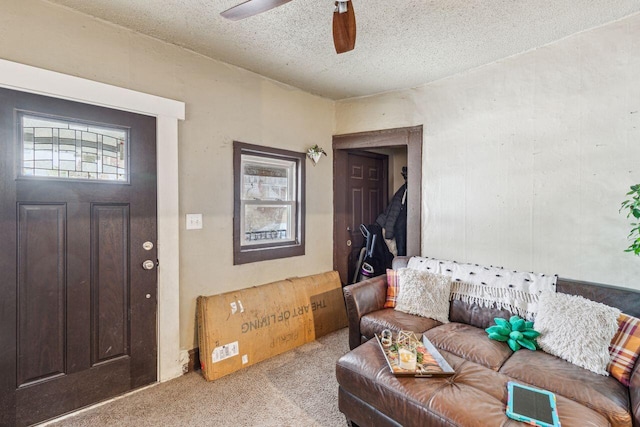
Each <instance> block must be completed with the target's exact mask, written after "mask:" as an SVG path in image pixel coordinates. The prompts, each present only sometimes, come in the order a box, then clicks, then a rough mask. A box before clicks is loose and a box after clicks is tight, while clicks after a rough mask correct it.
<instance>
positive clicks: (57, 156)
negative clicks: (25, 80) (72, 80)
mask: <svg viewBox="0 0 640 427" xmlns="http://www.w3.org/2000/svg"><path fill="white" fill-rule="evenodd" d="M25 117H28V118H29V119H25ZM33 117H35V118H36V119H37V120H40V121H37V123H41V121H45V122H46V120H47V119H51V120H52V121H54V122H56V123H59V122H63V123H65V122H68V123H80V124H81V126H77V125H73V124H70V125H69V126H68V127H67V128H65V129H64V130H62V131H61V130H60V129H57V130H55V131H52V132H53V133H51V132H50V131H49V130H46V129H45V130H42V129H44V128H42V127H37V126H36V125H33V128H31V127H29V126H31V125H28V123H30V122H28V120H31V119H30V118H33ZM25 120H27V121H25ZM38 126H40V125H38ZM56 126H58V125H56V124H54V125H52V128H55V127H56ZM58 127H59V126H58ZM78 129H80V130H82V132H85V131H86V132H85V133H79V132H80V131H79V130H78ZM104 129H107V130H106V131H105V130H104ZM112 131H114V132H116V134H117V135H120V134H125V135H126V138H127V140H126V141H124V140H122V141H120V140H119V139H118V138H120V137H119V136H117V137H115V140H117V141H120V142H118V143H114V142H113V141H114V136H113V135H112ZM42 132H44V133H42ZM74 132H75V133H74ZM74 134H75V135H82V136H81V137H78V138H79V139H76V140H73V137H72V136H71V137H70V136H69V135H74ZM24 135H27V136H24ZM23 136H24V139H25V141H27V142H26V143H24V144H25V146H26V147H27V148H29V150H27V151H25V148H23V146H22V144H23V143H22V142H21V141H22V140H23ZM47 138H48V139H47ZM34 141H36V142H37V143H38V144H35V142H34ZM155 143H156V125H155V119H154V118H152V117H147V116H142V115H138V114H132V113H126V112H122V111H114V110H109V109H106V108H101V107H95V106H89V105H84V104H78V103H74V102H70V101H63V100H57V99H53V98H48V97H43V96H38V95H33V94H26V93H22V92H16V91H11V90H7V89H0V179H1V182H0V250H1V254H2V256H1V257H0V277H1V279H0V280H1V281H0V295H1V296H0V425H28V424H32V423H35V422H38V421H42V420H46V419H49V418H52V417H55V416H57V415H60V414H63V413H65V412H69V411H72V410H74V409H77V408H80V407H83V406H86V405H90V404H92V403H95V402H98V401H100V400H104V399H107V398H109V397H112V396H114V395H118V394H121V393H123V392H126V391H128V390H130V389H132V388H136V387H140V386H143V385H146V384H149V383H151V382H154V381H156V371H157V368H156V354H157V350H156V292H157V272H156V268H155V264H156V233H157V230H156V169H155V168H156V153H155ZM27 144H33V145H28V146H27ZM110 144H111V145H110ZM118 144H120V145H122V146H121V147H120V146H119V145H118ZM33 147H37V148H33ZM47 150H51V153H49V152H47ZM65 150H66V151H65ZM27 152H28V154H25V153H27ZM74 153H75V154H74ZM69 155H71V156H72V157H69ZM74 155H76V156H77V157H75V158H73V156H74ZM30 156H32V157H30ZM107 157H109V158H107ZM127 158H128V161H127ZM29 159H31V160H33V161H29ZM42 159H44V160H42ZM50 159H54V160H53V162H50V161H49V160H50ZM74 159H75V160H74ZM65 162H66V163H65ZM52 164H53V166H52ZM74 164H75V165H77V166H78V168H80V170H84V169H82V168H86V170H88V171H89V172H68V170H69V169H73V168H74V167H75V166H74ZM94 164H100V166H99V171H96V172H92V171H93V169H95V167H94ZM25 165H29V167H34V169H33V170H31V169H29V168H27V167H26V166H25ZM34 165H35V166H34ZM52 167H53V168H54V169H55V168H56V167H60V168H63V169H65V171H63V172H51V171H50V170H48V168H52ZM37 168H45V173H47V174H49V175H51V174H53V173H58V174H60V175H65V177H63V178H56V177H54V178H52V177H51V176H49V177H32V176H29V175H30V174H35V175H38V174H41V173H42V170H39V169H38V171H37V172H34V171H35V170H36V169H37ZM98 172H99V173H98ZM74 174H75V175H74ZM99 174H101V175H100V178H102V179H105V177H113V176H114V174H115V175H117V176H119V177H120V178H119V179H120V181H117V182H110V181H103V180H100V181H97V180H91V179H93V178H92V177H96V176H98V175H99ZM70 175H72V176H80V177H82V178H81V179H78V178H74V179H70V178H68V176H70ZM145 242H150V243H151V244H148V243H147V244H146V245H145V246H146V248H145V247H143V244H144V243H145ZM145 260H151V261H152V263H150V264H149V263H148V264H147V267H149V268H150V269H148V270H147V269H144V268H143V267H142V264H143V262H144V261H145Z"/></svg>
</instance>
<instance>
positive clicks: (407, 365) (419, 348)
mask: <svg viewBox="0 0 640 427" xmlns="http://www.w3.org/2000/svg"><path fill="white" fill-rule="evenodd" d="M413 336H414V340H413V341H414V342H412V343H411V345H410V347H411V349H410V351H405V350H406V349H405V348H404V347H405V345H403V344H402V343H400V344H399V343H398V336H397V335H395V336H394V337H393V340H392V343H391V345H386V346H385V345H383V344H382V341H381V339H380V336H378V335H377V334H376V336H375V337H376V341H377V342H378V345H379V347H380V350H381V351H382V354H384V357H385V359H386V360H387V364H388V365H389V369H390V370H391V373H392V374H394V375H396V376H404V377H422V378H433V377H449V376H452V375H453V374H455V371H454V370H453V368H451V366H450V365H449V363H447V361H446V360H445V359H444V357H442V355H441V354H440V352H438V350H437V349H436V348H435V346H434V345H433V344H432V343H431V341H429V340H428V339H427V338H426V337H425V336H424V335H423V336H422V337H421V339H417V338H415V335H413ZM414 349H415V351H413V350H414ZM411 353H413V354H414V355H415V362H414V363H411V362H412V360H411V357H412V355H411ZM407 355H408V356H407Z"/></svg>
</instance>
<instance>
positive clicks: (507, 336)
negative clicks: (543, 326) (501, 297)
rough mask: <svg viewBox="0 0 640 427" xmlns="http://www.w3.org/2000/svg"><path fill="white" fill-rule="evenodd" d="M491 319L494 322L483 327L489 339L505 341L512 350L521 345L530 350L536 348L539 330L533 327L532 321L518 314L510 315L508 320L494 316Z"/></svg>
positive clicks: (516, 349)
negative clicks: (492, 324) (485, 327)
mask: <svg viewBox="0 0 640 427" xmlns="http://www.w3.org/2000/svg"><path fill="white" fill-rule="evenodd" d="M493 321H494V322H496V324H495V325H494V326H489V327H488V328H487V329H485V331H486V332H487V333H488V334H489V339H490V340H496V341H502V342H506V343H507V344H508V345H509V348H510V349H511V350H513V351H518V350H520V349H521V348H522V347H524V348H527V349H529V350H531V351H536V348H538V346H537V344H536V338H537V337H539V336H540V332H538V331H536V330H534V329H533V322H528V321H526V320H524V319H522V318H521V317H520V316H511V318H510V319H509V320H507V319H503V318H501V317H496V318H494V319H493Z"/></svg>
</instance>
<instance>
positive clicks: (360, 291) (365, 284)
mask: <svg viewBox="0 0 640 427" xmlns="http://www.w3.org/2000/svg"><path fill="white" fill-rule="evenodd" d="M342 291H343V292H344V301H345V305H346V307H347V318H348V320H349V348H350V349H351V350H353V349H354V348H356V347H358V346H359V345H360V344H361V341H360V340H361V336H362V334H361V333H360V318H361V317H362V316H364V315H365V314H367V313H371V312H373V311H376V310H382V309H383V308H384V302H385V300H386V299H387V275H386V274H383V275H382V276H377V277H372V278H371V279H367V280H363V281H362V282H358V283H354V284H353V285H349V286H345V287H344V288H343V289H342Z"/></svg>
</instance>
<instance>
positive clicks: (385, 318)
mask: <svg viewBox="0 0 640 427" xmlns="http://www.w3.org/2000/svg"><path fill="white" fill-rule="evenodd" d="M438 325H441V323H440V322H438V321H437V320H433V319H430V318H428V317H420V316H414V315H413V314H407V313H403V312H401V311H396V310H394V309H393V308H385V309H382V310H377V311H374V312H372V313H369V314H365V315H364V316H362V317H361V318H360V333H361V334H362V335H363V336H364V337H366V338H367V339H371V338H373V336H374V334H378V335H379V334H380V332H382V330H383V329H390V330H392V331H400V330H405V331H413V332H415V333H417V334H421V333H423V332H424V331H426V330H427V329H431V328H433V327H435V326H438Z"/></svg>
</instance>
